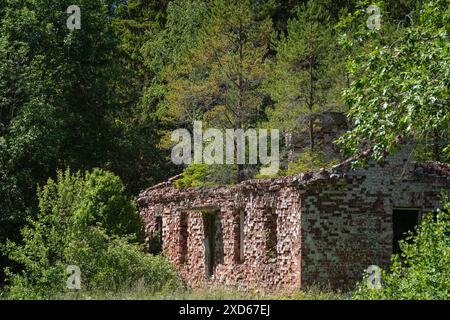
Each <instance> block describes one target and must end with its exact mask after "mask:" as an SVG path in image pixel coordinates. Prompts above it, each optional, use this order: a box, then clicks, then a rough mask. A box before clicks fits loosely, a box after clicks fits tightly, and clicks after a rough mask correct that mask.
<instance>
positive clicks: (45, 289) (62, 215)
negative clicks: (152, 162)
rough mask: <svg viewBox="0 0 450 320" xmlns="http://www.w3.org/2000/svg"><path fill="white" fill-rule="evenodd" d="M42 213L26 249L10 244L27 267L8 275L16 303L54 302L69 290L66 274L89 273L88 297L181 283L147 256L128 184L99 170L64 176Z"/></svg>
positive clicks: (51, 186) (46, 191)
mask: <svg viewBox="0 0 450 320" xmlns="http://www.w3.org/2000/svg"><path fill="white" fill-rule="evenodd" d="M38 198H39V213H38V216H37V219H36V220H30V221H29V225H28V226H27V227H25V228H24V229H23V230H22V235H23V244H16V243H12V242H8V243H7V244H6V246H5V247H4V249H5V251H6V253H7V254H8V256H9V258H10V259H11V260H13V261H16V262H18V263H19V264H20V265H22V266H23V270H22V272H20V273H12V272H10V271H9V270H6V272H7V275H8V281H9V291H10V292H9V294H10V297H11V298H13V299H14V298H19V299H30V298H33V299H41V298H50V297H52V296H55V295H58V294H60V293H62V292H64V290H66V281H67V275H66V268H67V266H68V265H77V266H79V267H80V269H81V279H82V290H84V291H86V290H87V291H89V290H95V289H99V288H101V289H103V290H117V289H119V288H122V287H124V286H130V285H133V283H134V282H137V281H141V282H142V281H144V283H145V285H146V286H148V287H149V288H150V289H151V290H158V289H160V288H162V287H164V286H170V285H171V284H172V282H173V281H176V279H177V278H176V275H175V273H174V271H173V270H172V269H171V267H170V266H169V264H168V263H167V262H166V261H165V259H164V258H163V257H160V256H152V255H150V254H145V253H144V252H143V246H142V244H141V245H139V244H137V241H138V240H141V239H142V235H143V232H142V223H141V220H140V217H139V214H138V212H137V210H136V206H135V204H134V202H133V201H132V200H131V199H129V198H128V197H126V196H125V189H124V186H123V184H122V182H121V181H120V179H119V178H118V177H116V176H114V175H113V174H111V173H109V172H106V171H103V170H99V169H94V170H93V171H92V172H91V173H89V172H87V173H86V174H85V176H84V177H83V176H82V175H81V174H80V173H77V174H74V175H73V174H71V173H70V171H69V170H67V171H66V172H65V173H63V172H58V178H57V182H55V181H53V180H52V179H49V180H48V183H47V185H46V186H44V188H42V189H41V188H39V191H38Z"/></svg>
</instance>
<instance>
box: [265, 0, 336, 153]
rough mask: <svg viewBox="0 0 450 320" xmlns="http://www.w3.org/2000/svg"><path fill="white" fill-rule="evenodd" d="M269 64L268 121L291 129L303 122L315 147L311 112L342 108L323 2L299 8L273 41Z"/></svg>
mask: <svg viewBox="0 0 450 320" xmlns="http://www.w3.org/2000/svg"><path fill="white" fill-rule="evenodd" d="M272 69H273V70H274V72H273V74H272V76H271V78H270V79H269V81H268V84H267V90H268V92H269V93H270V94H271V97H272V99H273V100H274V101H275V108H274V109H272V110H271V111H269V114H270V121H271V122H272V124H273V125H275V126H277V127H279V128H281V129H284V130H286V131H290V132H292V131H296V132H298V131H303V130H304V128H305V127H307V128H308V132H309V144H310V149H311V150H313V149H314V147H315V143H314V119H315V115H316V114H317V113H319V112H322V111H326V110H336V109H340V108H341V107H342V104H341V102H340V99H339V91H340V87H341V86H342V85H343V84H344V80H343V76H344V70H345V69H344V64H343V60H342V57H341V56H340V54H339V52H338V51H337V46H336V41H335V40H334V34H333V29H332V25H331V22H330V19H329V18H328V17H327V15H326V14H325V13H324V11H323V8H322V7H321V6H319V5H316V4H315V3H314V2H312V1H310V2H308V4H307V5H304V6H300V7H299V8H298V13H297V19H295V20H290V21H289V23H288V34H287V36H286V37H285V36H282V37H281V39H280V41H279V42H278V44H277V56H276V61H275V63H274V65H273V67H272Z"/></svg>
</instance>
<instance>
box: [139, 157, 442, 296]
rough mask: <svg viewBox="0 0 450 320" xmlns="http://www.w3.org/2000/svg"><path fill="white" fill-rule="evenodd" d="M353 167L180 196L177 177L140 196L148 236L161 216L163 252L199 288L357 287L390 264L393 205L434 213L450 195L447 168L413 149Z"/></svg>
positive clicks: (190, 191) (346, 164)
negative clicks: (413, 154)
mask: <svg viewBox="0 0 450 320" xmlns="http://www.w3.org/2000/svg"><path fill="white" fill-rule="evenodd" d="M362 156H365V155H362ZM350 163H351V161H347V162H344V163H343V164H341V165H339V166H337V167H335V168H333V169H332V170H321V171H320V172H316V173H304V174H300V175H296V176H291V177H285V178H279V179H266V180H250V181H245V182H242V183H240V184H238V185H234V186H220V187H203V188H189V189H184V190H182V189H176V188H174V187H173V186H172V183H171V181H169V182H165V183H162V184H159V185H157V186H155V187H152V188H149V189H147V190H146V191H144V192H143V193H142V194H141V195H140V197H139V201H138V202H139V206H140V212H141V215H142V217H143V219H144V221H145V225H146V233H147V235H148V236H149V237H151V236H152V234H153V233H154V231H155V229H156V227H157V225H158V223H157V222H156V220H157V219H156V217H158V216H161V217H162V221H163V224H162V227H163V230H162V231H163V250H164V253H165V254H166V256H167V257H168V258H169V259H170V261H171V262H172V263H173V264H174V265H175V266H176V267H177V268H178V269H179V270H180V274H181V275H182V277H183V279H184V280H185V281H186V282H187V284H188V285H190V286H193V287H196V286H201V285H205V284H220V285H226V286H233V287H238V288H247V289H248V288H258V289H263V290H273V289H298V288H301V287H304V286H309V285H315V284H318V285H330V286H331V287H333V288H346V287H351V286H353V285H354V283H355V282H356V281H358V280H360V278H361V276H362V271H363V270H364V269H365V268H367V267H368V266H369V265H371V264H376V265H380V266H385V265H386V264H387V263H388V261H389V257H390V255H391V253H392V241H393V240H392V236H393V235H392V232H393V231H392V210H393V208H420V209H422V212H428V211H432V210H435V209H436V208H437V207H438V206H439V203H438V194H439V193H440V192H441V190H442V189H446V190H450V169H449V166H448V165H440V164H436V163H428V164H423V165H417V164H415V163H413V162H412V161H411V158H410V153H409V152H401V153H399V154H397V155H396V156H395V157H388V158H387V160H386V163H385V164H384V165H378V164H375V163H372V162H369V163H368V164H367V165H366V166H365V167H363V168H359V169H356V170H350ZM211 212H215V214H214V217H215V220H214V224H215V228H214V229H215V233H214V243H215V245H214V248H213V250H214V252H213V253H211V254H214V259H213V260H214V266H213V268H212V269H213V270H212V271H213V272H212V276H210V272H209V269H208V261H207V260H208V259H207V257H208V245H207V244H206V243H205V237H206V234H207V230H205V215H206V214H207V213H209V214H211ZM241 212H244V213H245V215H244V225H243V228H244V232H243V234H244V241H243V242H244V250H243V254H244V259H243V261H242V260H241V257H240V244H241V241H240V234H241V233H240V219H241Z"/></svg>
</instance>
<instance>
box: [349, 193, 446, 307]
mask: <svg viewBox="0 0 450 320" xmlns="http://www.w3.org/2000/svg"><path fill="white" fill-rule="evenodd" d="M449 212H450V200H449V198H448V197H447V196H444V210H438V212H437V214H428V215H427V216H426V217H425V218H424V220H423V222H422V223H421V225H420V226H419V227H418V228H417V230H416V235H413V234H412V233H410V235H409V237H408V238H407V239H405V241H402V242H401V243H400V248H401V250H402V253H401V254H396V255H393V256H392V258H391V267H390V270H389V272H382V279H383V282H384V285H383V287H382V288H380V289H370V288H368V286H367V282H366V281H363V282H361V283H360V284H359V285H358V288H357V291H356V292H355V294H354V298H356V299H417V300H419V299H420V300H422V299H449V298H450V281H449V279H450V213H449ZM408 241H410V243H408Z"/></svg>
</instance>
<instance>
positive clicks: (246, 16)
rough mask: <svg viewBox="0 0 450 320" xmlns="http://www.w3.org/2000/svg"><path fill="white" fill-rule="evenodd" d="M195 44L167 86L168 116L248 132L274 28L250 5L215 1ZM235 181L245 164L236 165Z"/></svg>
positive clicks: (257, 108)
mask: <svg viewBox="0 0 450 320" xmlns="http://www.w3.org/2000/svg"><path fill="white" fill-rule="evenodd" d="M209 19H210V22H209V23H208V24H207V25H206V26H205V27H204V28H203V30H202V33H201V34H200V36H199V40H198V45H197V46H196V47H195V48H193V49H192V50H190V51H189V54H187V56H186V59H185V60H184V63H183V64H182V65H181V66H180V68H178V69H177V70H176V72H175V73H174V74H173V75H172V76H171V77H172V78H171V80H170V82H169V94H168V97H167V99H168V106H169V115H170V116H171V117H172V119H174V120H176V121H177V122H179V123H192V122H193V121H194V120H199V119H202V120H205V121H206V122H207V123H208V124H211V125H215V126H217V127H219V128H233V129H241V128H242V129H246V128H248V127H251V126H254V125H255V124H256V123H258V121H259V120H261V114H262V111H263V110H261V106H262V102H263V98H264V94H263V92H262V81H263V79H264V78H265V77H266V69H265V66H264V61H265V57H266V55H267V52H268V48H269V47H268V45H269V40H270V35H271V32H272V25H271V22H270V20H269V19H267V18H264V19H257V17H256V16H255V14H254V12H252V10H251V6H250V1H223V0H218V1H215V2H214V4H213V5H212V7H211V16H210V18H209ZM237 175H238V179H237V180H238V181H242V180H243V179H244V166H243V165H241V164H240V165H238V173H237Z"/></svg>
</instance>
